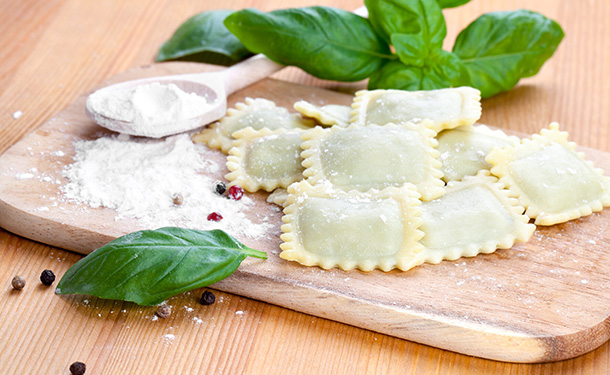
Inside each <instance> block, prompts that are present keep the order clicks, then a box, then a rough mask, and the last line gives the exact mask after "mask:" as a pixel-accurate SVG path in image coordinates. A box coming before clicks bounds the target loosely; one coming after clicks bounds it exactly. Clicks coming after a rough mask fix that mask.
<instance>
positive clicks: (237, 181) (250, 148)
mask: <svg viewBox="0 0 610 375" xmlns="http://www.w3.org/2000/svg"><path fill="white" fill-rule="evenodd" d="M233 136H234V137H235V138H236V140H234V141H233V147H232V148H231V149H230V150H229V156H228V157H227V168H228V169H229V171H231V172H230V173H228V174H227V175H226V178H227V179H228V180H229V181H231V184H232V185H239V186H241V187H243V188H244V189H246V190H247V191H249V192H255V191H257V190H259V189H261V188H262V189H265V190H266V191H272V190H274V189H276V188H279V187H282V188H286V187H288V185H290V184H291V183H293V182H295V181H299V180H302V179H303V174H302V173H303V167H302V166H301V162H302V161H303V160H302V159H301V132H300V131H298V130H291V131H287V130H286V129H276V130H269V129H267V128H263V129H260V130H254V129H252V128H245V129H242V130H239V131H237V132H235V133H233Z"/></svg>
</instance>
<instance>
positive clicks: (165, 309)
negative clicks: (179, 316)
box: [156, 304, 172, 319]
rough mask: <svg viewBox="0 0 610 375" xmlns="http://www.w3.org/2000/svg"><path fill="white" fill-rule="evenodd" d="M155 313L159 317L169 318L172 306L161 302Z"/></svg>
mask: <svg viewBox="0 0 610 375" xmlns="http://www.w3.org/2000/svg"><path fill="white" fill-rule="evenodd" d="M156 314H157V316H158V317H159V318H161V319H165V318H169V316H170V315H171V314H172V308H171V307H170V306H169V305H166V304H163V305H161V306H159V308H158V309H157V313H156Z"/></svg>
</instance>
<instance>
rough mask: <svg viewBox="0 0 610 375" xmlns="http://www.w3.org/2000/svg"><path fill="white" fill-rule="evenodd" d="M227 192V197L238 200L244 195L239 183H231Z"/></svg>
mask: <svg viewBox="0 0 610 375" xmlns="http://www.w3.org/2000/svg"><path fill="white" fill-rule="evenodd" d="M227 194H228V195H229V198H231V199H234V200H236V201H238V200H240V199H241V197H243V196H244V189H242V188H241V186H239V185H233V186H231V187H230V188H229V192H228V193H227Z"/></svg>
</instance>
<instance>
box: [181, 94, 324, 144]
mask: <svg viewBox="0 0 610 375" xmlns="http://www.w3.org/2000/svg"><path fill="white" fill-rule="evenodd" d="M314 125H315V123H314V122H313V121H312V120H308V119H304V118H302V117H301V115H299V114H298V113H289V112H288V110H287V109H286V108H284V107H278V106H276V105H275V103H274V102H272V101H270V100H267V99H262V98H256V99H252V98H246V103H245V104H244V103H237V104H235V108H230V109H228V110H227V115H226V116H225V117H223V118H222V119H220V121H218V122H216V123H214V124H212V125H210V126H209V127H207V128H205V129H203V130H202V131H200V132H199V133H197V134H195V135H194V136H193V141H195V142H198V143H205V144H207V145H208V146H209V147H210V148H216V149H220V150H222V152H224V153H227V152H228V151H229V149H230V148H231V142H232V141H233V139H234V138H233V137H232V134H233V133H234V132H236V131H238V130H241V129H244V128H247V127H251V128H253V129H254V130H259V129H262V128H267V129H270V130H275V129H279V128H284V129H307V128H310V127H312V126H314Z"/></svg>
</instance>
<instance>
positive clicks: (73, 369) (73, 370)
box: [70, 362, 87, 375]
mask: <svg viewBox="0 0 610 375" xmlns="http://www.w3.org/2000/svg"><path fill="white" fill-rule="evenodd" d="M85 371H87V365H85V364H84V363H82V362H74V363H73V364H71V365H70V374H72V375H83V374H84V373H85Z"/></svg>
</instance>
